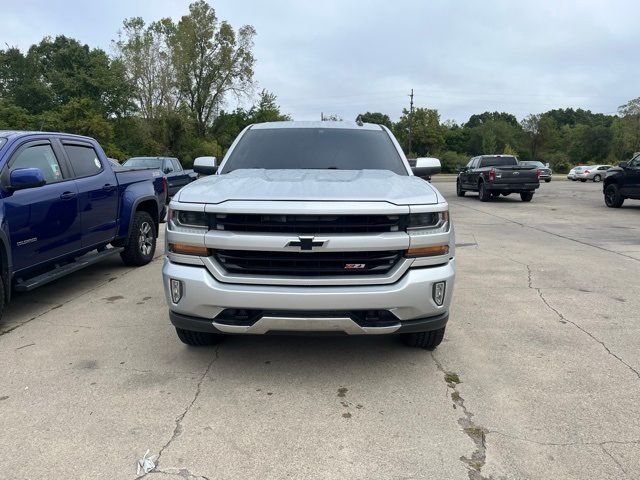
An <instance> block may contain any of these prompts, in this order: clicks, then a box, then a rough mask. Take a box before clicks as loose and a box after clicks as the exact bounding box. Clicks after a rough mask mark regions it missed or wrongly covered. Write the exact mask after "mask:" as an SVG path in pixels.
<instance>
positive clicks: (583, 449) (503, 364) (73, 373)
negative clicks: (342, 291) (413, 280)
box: [0, 180, 640, 479]
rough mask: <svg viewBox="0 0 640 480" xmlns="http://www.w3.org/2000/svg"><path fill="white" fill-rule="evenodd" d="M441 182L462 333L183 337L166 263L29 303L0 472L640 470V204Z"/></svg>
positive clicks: (19, 306)
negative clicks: (146, 465)
mask: <svg viewBox="0 0 640 480" xmlns="http://www.w3.org/2000/svg"><path fill="white" fill-rule="evenodd" d="M436 185H437V186H438V187H439V188H440V189H441V191H442V192H443V194H444V195H445V196H446V197H447V199H448V200H449V202H450V208H451V212H452V217H453V219H454V222H455V225H456V233H457V244H458V248H457V267H458V271H457V284H456V287H455V288H456V289H455V296H454V301H453V309H452V312H451V318H450V323H449V326H448V329H447V334H446V337H445V340H444V342H443V343H442V345H441V346H440V347H439V348H438V349H437V350H436V351H435V352H433V353H431V352H428V351H423V350H416V349H411V348H407V347H404V346H402V345H401V344H400V343H399V342H398V341H397V340H396V339H395V338H344V337H317V338H314V337H261V338H252V337H234V338H229V339H228V340H227V341H226V342H224V343H223V344H220V345H219V346H217V347H211V348H199V349H198V348H188V347H186V346H185V345H183V344H182V343H180V342H179V341H178V339H177V337H176V335H175V332H174V331H173V329H172V328H171V326H170V324H169V320H168V317H167V309H166V305H165V301H164V296H163V292H162V285H161V274H160V270H161V265H162V258H161V256H160V255H158V257H157V258H156V259H155V260H154V261H153V262H152V263H151V264H150V265H148V266H146V267H143V268H139V269H131V268H127V267H124V266H122V264H121V263H120V262H119V259H114V260H112V261H109V262H107V263H103V264H100V265H96V266H93V267H91V268H89V269H87V270H84V271H82V272H78V273H77V274H75V275H73V276H71V277H68V278H65V279H63V280H61V281H58V282H56V283H54V284H51V285H49V286H46V287H43V288H42V289H40V290H36V291H34V292H32V293H28V294H20V295H16V297H15V298H14V301H13V302H12V304H11V305H10V306H9V308H8V310H7V311H6V313H5V316H4V318H3V319H2V321H1V323H0V364H1V365H2V368H1V369H0V413H1V417H0V425H1V427H0V445H2V447H1V448H0V477H1V478H9V479H14V478H15V479H51V478H74V479H75V478H82V479H84V478H93V479H114V478H115V479H128V478H135V477H136V461H137V459H138V458H140V457H141V456H142V455H143V454H144V453H145V451H146V450H147V449H149V450H150V452H151V453H152V454H155V455H158V454H160V458H159V460H158V470H159V471H157V472H156V473H153V474H149V475H147V477H148V478H154V477H158V478H175V479H179V478H189V479H195V478H209V479H214V478H215V479H230V478H240V479H249V478H260V479H267V478H268V479H272V478H273V479H276V478H296V479H297V478H304V479H314V478H322V479H335V478H348V479H400V478H402V479H408V478H437V479H464V478H471V479H484V478H486V479H489V478H494V479H501V478H506V479H550V478H563V479H587V478H598V479H620V478H640V421H639V420H638V418H640V401H639V398H640V397H639V393H640V349H639V348H638V339H639V338H640V313H639V312H640V297H639V296H638V292H640V241H639V239H640V202H628V204H627V205H625V207H623V208H622V209H619V210H614V209H608V208H606V207H605V206H604V202H603V199H602V194H601V184H592V183H588V184H582V183H573V182H567V181H553V182H551V183H550V184H543V185H542V187H541V189H540V191H539V192H538V193H537V194H536V195H535V197H534V199H533V201H532V203H530V204H527V203H522V202H521V201H520V199H519V197H517V196H513V198H512V197H508V198H500V199H497V200H494V201H491V202H489V203H481V202H479V201H478V199H477V197H476V196H475V195H473V194H469V195H468V196H467V197H465V198H457V197H456V196H455V192H454V190H455V189H454V187H455V184H454V183H453V182H444V181H441V182H438V181H437V180H436Z"/></svg>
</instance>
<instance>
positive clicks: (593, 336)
mask: <svg viewBox="0 0 640 480" xmlns="http://www.w3.org/2000/svg"><path fill="white" fill-rule="evenodd" d="M526 267H527V271H528V274H529V288H530V289H532V290H535V291H536V292H538V296H539V297H540V300H542V303H544V304H545V305H546V306H547V308H548V309H549V310H551V311H552V312H553V313H555V314H556V315H557V316H558V318H559V319H560V320H561V321H563V322H566V323H570V324H571V325H573V326H574V327H576V328H577V329H578V330H580V331H581V332H583V333H585V334H586V335H588V336H589V337H591V339H593V340H594V341H596V342H597V343H599V344H600V345H601V346H602V348H604V349H605V350H606V352H607V353H608V354H609V355H610V356H612V357H613V358H615V359H616V360H618V361H619V362H620V363H622V364H623V365H625V366H626V367H627V368H628V369H629V370H631V371H632V372H633V373H635V375H636V377H638V378H639V379H640V371H638V370H637V369H635V368H634V367H632V366H631V365H629V364H628V363H627V362H625V361H624V360H623V359H622V357H620V356H618V355H617V354H615V353H614V352H613V351H611V349H610V348H609V347H608V346H607V345H606V344H605V343H604V342H603V341H602V340H600V339H599V338H598V337H596V336H595V335H594V334H592V333H591V332H589V331H588V330H587V329H586V328H583V327H582V326H581V325H579V324H578V323H577V322H574V321H573V320H570V319H568V318H567V317H565V316H564V315H563V314H562V313H560V311H558V310H557V309H556V308H554V307H553V306H551V304H550V303H549V302H548V301H547V299H546V298H545V297H544V294H543V293H542V288H539V287H534V286H533V283H532V282H533V279H532V272H531V267H530V266H529V265H527V266H526Z"/></svg>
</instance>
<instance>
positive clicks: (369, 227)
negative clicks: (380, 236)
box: [212, 213, 407, 234]
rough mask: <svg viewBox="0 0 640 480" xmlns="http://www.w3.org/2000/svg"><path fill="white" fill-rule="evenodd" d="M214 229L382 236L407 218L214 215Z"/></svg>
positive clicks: (403, 225)
mask: <svg viewBox="0 0 640 480" xmlns="http://www.w3.org/2000/svg"><path fill="white" fill-rule="evenodd" d="M213 216H214V217H215V225H212V228H215V229H217V230H229V231H232V232H265V233H270V232H271V233H297V234H300V233H315V234H323V233H324V234H329V233H382V232H398V231H402V230H404V229H405V228H406V222H407V215H261V214H240V213H233V214H217V215H213Z"/></svg>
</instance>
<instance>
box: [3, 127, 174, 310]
mask: <svg viewBox="0 0 640 480" xmlns="http://www.w3.org/2000/svg"><path fill="white" fill-rule="evenodd" d="M166 198H167V185H166V180H165V179H164V178H162V175H161V173H160V172H159V171H151V170H126V169H123V168H122V167H116V166H114V165H113V164H112V163H111V162H110V161H109V160H108V159H107V157H106V155H105V154H104V151H103V150H102V148H101V147H100V145H99V144H98V143H97V142H96V141H95V140H94V139H92V138H88V137H81V136H78V135H71V134H64V133H41V132H37V133H36V132H10V131H0V268H1V275H0V317H1V316H2V311H3V309H4V306H5V305H6V303H7V302H8V301H9V300H10V299H11V293H12V290H16V291H28V290H32V289H34V288H36V287H39V286H41V285H44V284H46V283H49V282H51V281H53V280H56V279H58V278H60V277H62V276H64V275H67V274H69V273H72V272H75V271H76V270H79V269H81V268H84V267H86V266H89V265H92V264H94V263H96V262H97V261H100V260H103V259H104V258H106V257H110V256H111V255H117V254H120V256H121V257H122V260H123V261H124V263H125V264H127V265H135V266H138V265H145V264H147V263H149V262H150V261H151V260H152V258H153V255H154V252H155V248H156V238H157V234H158V223H159V221H160V220H161V219H162V218H163V217H164V215H165V211H166V208H167V205H166Z"/></svg>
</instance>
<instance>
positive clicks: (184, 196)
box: [177, 169, 443, 205]
mask: <svg viewBox="0 0 640 480" xmlns="http://www.w3.org/2000/svg"><path fill="white" fill-rule="evenodd" d="M177 197H178V198H177V200H178V201H179V202H187V203H208V204H216V203H222V202H226V201H228V200H248V201H260V200H264V201H273V200H301V201H305V200H306V201H372V202H376V201H377V202H380V201H386V202H389V203H392V204H394V205H412V204H413V205H415V204H434V203H439V201H443V200H442V198H441V197H440V198H439V195H438V192H437V190H436V189H435V188H433V187H432V186H431V184H430V183H428V182H426V181H424V180H422V179H421V178H418V177H414V176H402V175H396V174H395V173H393V172H389V171H386V170H264V169H247V170H235V171H233V172H231V173H227V174H224V175H211V176H209V177H205V178H202V179H200V180H197V181H195V182H192V183H190V184H189V185H187V186H185V187H184V188H182V189H181V190H180V192H179V193H178V195H177Z"/></svg>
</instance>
